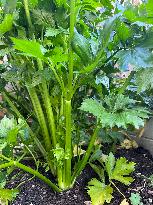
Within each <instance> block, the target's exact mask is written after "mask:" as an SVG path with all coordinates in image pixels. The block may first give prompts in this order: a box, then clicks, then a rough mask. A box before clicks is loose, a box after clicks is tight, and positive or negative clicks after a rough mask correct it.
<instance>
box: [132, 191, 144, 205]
mask: <svg viewBox="0 0 153 205" xmlns="http://www.w3.org/2000/svg"><path fill="white" fill-rule="evenodd" d="M130 201H131V204H132V205H143V203H142V202H141V196H140V194H139V193H136V194H134V193H131V197H130Z"/></svg>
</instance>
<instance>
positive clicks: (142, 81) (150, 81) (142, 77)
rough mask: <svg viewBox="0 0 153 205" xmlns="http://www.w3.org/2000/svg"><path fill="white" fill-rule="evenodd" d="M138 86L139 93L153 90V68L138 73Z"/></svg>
mask: <svg viewBox="0 0 153 205" xmlns="http://www.w3.org/2000/svg"><path fill="white" fill-rule="evenodd" d="M136 85H137V86H138V92H141V91H146V90H149V89H152V88H153V68H148V69H145V70H144V69H141V70H140V71H138V72H137V73H136Z"/></svg>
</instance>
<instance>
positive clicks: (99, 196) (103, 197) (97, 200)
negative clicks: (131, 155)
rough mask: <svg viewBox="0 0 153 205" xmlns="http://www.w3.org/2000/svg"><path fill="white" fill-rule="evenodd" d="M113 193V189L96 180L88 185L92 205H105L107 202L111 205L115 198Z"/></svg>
mask: <svg viewBox="0 0 153 205" xmlns="http://www.w3.org/2000/svg"><path fill="white" fill-rule="evenodd" d="M112 193H113V189H112V187H110V186H109V185H108V186H106V185H105V184H103V183H101V182H100V181H98V180H97V179H95V178H94V179H92V180H91V181H90V182H89V183H88V194H89V195H90V197H91V201H92V205H103V204H104V203H105V201H106V202H107V203H110V202H111V200H112V198H113V196H112Z"/></svg>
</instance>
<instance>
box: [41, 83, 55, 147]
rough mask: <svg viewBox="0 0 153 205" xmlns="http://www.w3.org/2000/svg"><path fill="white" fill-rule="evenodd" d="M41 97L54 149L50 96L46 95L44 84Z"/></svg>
mask: <svg viewBox="0 0 153 205" xmlns="http://www.w3.org/2000/svg"><path fill="white" fill-rule="evenodd" d="M42 97H43V102H44V106H45V109H46V113H47V119H48V125H49V129H50V131H51V134H52V141H53V146H54V148H55V147H56V144H57V140H56V127H55V120H54V114H53V110H52V105H51V101H50V96H49V93H48V89H47V85H46V82H44V83H43V84H42Z"/></svg>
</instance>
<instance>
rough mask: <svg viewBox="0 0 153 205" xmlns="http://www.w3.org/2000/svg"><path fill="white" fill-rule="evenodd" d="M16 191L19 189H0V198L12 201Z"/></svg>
mask: <svg viewBox="0 0 153 205" xmlns="http://www.w3.org/2000/svg"><path fill="white" fill-rule="evenodd" d="M18 193H19V191H18V190H17V189H12V190H10V189H0V199H2V200H8V201H12V200H13V199H14V198H15V197H16V196H17V195H18Z"/></svg>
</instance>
